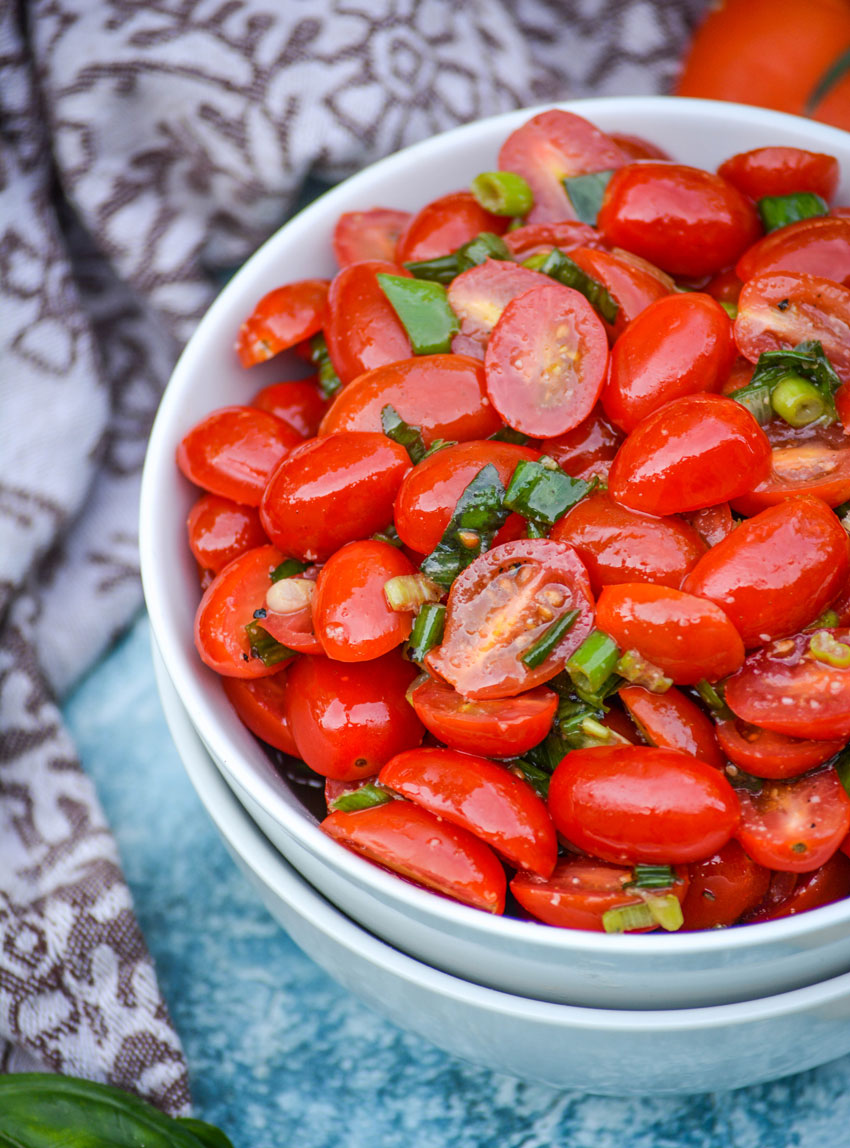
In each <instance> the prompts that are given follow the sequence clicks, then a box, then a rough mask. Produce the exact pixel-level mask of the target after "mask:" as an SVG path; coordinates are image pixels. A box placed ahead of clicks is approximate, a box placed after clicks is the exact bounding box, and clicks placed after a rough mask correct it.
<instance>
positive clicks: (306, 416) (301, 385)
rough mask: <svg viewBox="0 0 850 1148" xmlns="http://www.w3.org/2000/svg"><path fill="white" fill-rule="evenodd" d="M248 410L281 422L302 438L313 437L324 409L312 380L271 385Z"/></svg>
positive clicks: (265, 388)
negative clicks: (260, 412) (273, 417)
mask: <svg viewBox="0 0 850 1148" xmlns="http://www.w3.org/2000/svg"><path fill="white" fill-rule="evenodd" d="M251 406H252V407H259V409H260V410H261V411H268V412H269V414H271V415H274V416H275V417H276V418H279V419H283V421H284V422H285V423H288V424H289V425H290V426H291V427H292V429H293V430H296V431H298V433H299V434H300V435H301V436H302V437H303V438H312V437H313V435H315V433H316V431H317V430H318V429H319V423H320V422H321V421H322V416H323V415H324V413H325V411H326V409H327V403H326V402H325V400H324V399H323V398H322V393H321V391H320V390H319V388H318V387H317V386H316V381H315V379H294V380H293V381H292V382H286V383H272V384H271V386H269V387H263V389H262V390H261V391H258V392H257V393H256V394H255V395H254V397H253V399H251Z"/></svg>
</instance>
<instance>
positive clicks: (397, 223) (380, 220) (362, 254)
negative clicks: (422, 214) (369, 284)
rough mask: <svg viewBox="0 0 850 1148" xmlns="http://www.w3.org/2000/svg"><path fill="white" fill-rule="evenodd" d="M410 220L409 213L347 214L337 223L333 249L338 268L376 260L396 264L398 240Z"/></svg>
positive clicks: (388, 209) (387, 209)
mask: <svg viewBox="0 0 850 1148" xmlns="http://www.w3.org/2000/svg"><path fill="white" fill-rule="evenodd" d="M412 218H413V216H412V215H411V214H410V212H409V211H395V210H394V209H393V208H391V207H373V208H372V209H371V211H346V212H343V214H342V215H341V216H340V217H339V219H338V220H337V221H336V227H335V228H334V233H333V239H332V241H331V242H332V243H333V249H334V255H335V256H336V261H337V263H338V264H339V265H340V267H348V265H349V264H350V263H364V262H365V261H367V260H370V259H378V260H381V262H383V263H394V262H395V249H396V244H397V242H398V237H399V236H400V235H401V233H402V231H404V229H405V228H406V227H407V225H408V224H409V223H410V221H411V219H412Z"/></svg>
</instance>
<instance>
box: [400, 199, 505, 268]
mask: <svg viewBox="0 0 850 1148" xmlns="http://www.w3.org/2000/svg"><path fill="white" fill-rule="evenodd" d="M507 225H508V220H507V219H505V218H504V217H503V216H500V215H492V214H491V213H490V212H489V211H485V210H484V208H483V207H482V206H481V204H480V203H479V202H478V200H477V199H476V198H475V196H474V195H472V194H471V192H468V191H452V192H450V193H449V194H448V195H443V196H440V198H439V199H435V200H433V201H432V202H431V203H428V204H426V205H425V207H423V208H422V210H421V211H419V212H417V214H416V215H414V216H413V218H412V219H411V220H410V222H409V223H408V225H407V227H406V228H405V229H404V231H403V232H402V233H401V235H400V236H399V240H398V243H397V245H396V253H395V258H396V263H399V264H403V263H418V262H420V261H421V260H423V259H436V258H437V257H438V256H440V255H448V254H449V252H451V251H454V250H455V249H456V248H458V247H461V246H462V245H463V244H464V243H468V242H469V240H470V239H474V238H475V236H476V235H480V234H481V232H482V231H489V232H491V233H493V234H495V235H501V234H502V232H503V231H504V230H505V228H506V227H507Z"/></svg>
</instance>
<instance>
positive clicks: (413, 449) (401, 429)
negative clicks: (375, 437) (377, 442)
mask: <svg viewBox="0 0 850 1148" xmlns="http://www.w3.org/2000/svg"><path fill="white" fill-rule="evenodd" d="M381 429H382V430H383V432H384V434H385V435H386V436H387V438H391V439H392V440H393V442H397V443H398V444H399V446H403V447H404V449H405V450H406V451H407V453H408V455H409V456H410V461H411V462H412V463H413V465H414V466H415V465H416V463H417V462H421V461H422V459H423V458H424V457H425V443H424V441H423V439H422V427H417V426H411V424H410V423H406V422H405V421H404V419H403V418H402V417H401V415H400V414H399V413H398V411H397V410H396V409H395V407H394V406H392V405H391V404H390V403H387V405H386V406H385V407H382V408H381Z"/></svg>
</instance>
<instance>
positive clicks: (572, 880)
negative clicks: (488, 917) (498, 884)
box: [511, 857, 688, 933]
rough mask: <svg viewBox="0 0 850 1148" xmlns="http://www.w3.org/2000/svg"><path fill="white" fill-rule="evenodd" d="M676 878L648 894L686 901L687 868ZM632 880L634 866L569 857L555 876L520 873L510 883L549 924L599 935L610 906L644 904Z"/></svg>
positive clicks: (520, 898)
mask: <svg viewBox="0 0 850 1148" xmlns="http://www.w3.org/2000/svg"><path fill="white" fill-rule="evenodd" d="M676 876H677V878H678V880H677V881H675V882H674V884H673V885H670V886H668V887H667V888H661V889H653V890H651V891H648V892H651V894H652V895H653V896H664V894H665V893H673V894H674V895H675V896H676V897H677V898H678V900H679V901H680V902H682V901H683V900H684V897H685V892H686V890H687V888H688V874H687V870H686V869H684V868H683V869H680V870H678V871H677V874H676ZM633 880H634V870H633V869H632V868H631V867H625V866H623V865H613V864H609V863H608V862H606V861H597V860H596V858H595V857H569V858H565V859H564V860H561V861H559V862H558V864H557V866H556V867H555V871H554V873H553V874H552V876H551V877H549V878H546V879H544V878H542V877H538V876H537V875H536V874H535V873H517V874H516V876H515V877H514V878H513V880H512V881H511V892H512V893H513V895H514V897H516V899H517V901H519V903H520V905H522V907H523V908H524V909H527V910H528V912H529V913H531V915H532V916H534V917H536V918H537V919H538V920H539V921H544V922H545V923H546V924H547V925H555V926H556V927H558V928H561V929H587V930H589V931H590V932H593V933H601V932H603V931H604V926H603V924H602V917H603V915H604V914H605V913H607V912H608V911H609V910H610V909H620V908H623V907H624V906H626V905H640V904H641V903H642V902H643V900H644V898H643V897H642V896H641V895H640V892H639V891H638V890H636V889H630V888H629V887H628V886H629V883H630V882H631V881H633ZM630 931H631V932H638V933H644V932H647V931H648V930H646V929H634V930H630Z"/></svg>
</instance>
